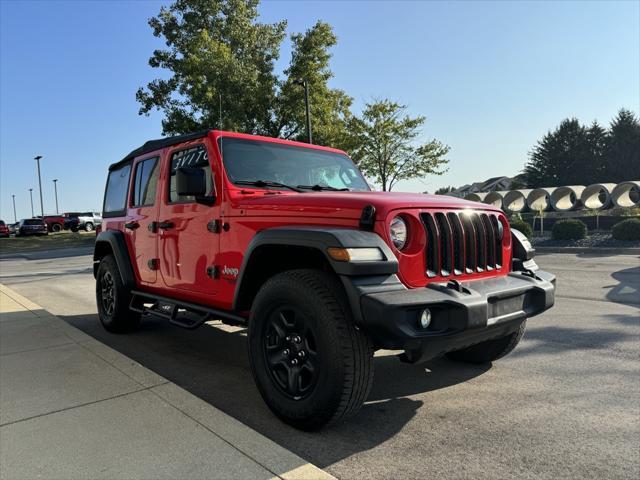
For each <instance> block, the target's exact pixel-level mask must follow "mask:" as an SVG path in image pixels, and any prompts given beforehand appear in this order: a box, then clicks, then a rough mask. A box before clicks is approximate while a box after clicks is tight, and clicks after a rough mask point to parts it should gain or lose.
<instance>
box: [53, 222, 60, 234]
mask: <svg viewBox="0 0 640 480" xmlns="http://www.w3.org/2000/svg"><path fill="white" fill-rule="evenodd" d="M51 231H52V232H54V233H58V232H61V231H62V225H60V224H59V223H54V224H53V225H51Z"/></svg>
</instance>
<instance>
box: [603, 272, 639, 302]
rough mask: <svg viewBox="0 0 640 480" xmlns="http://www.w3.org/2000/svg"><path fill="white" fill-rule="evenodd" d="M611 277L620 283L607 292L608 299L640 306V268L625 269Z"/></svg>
mask: <svg viewBox="0 0 640 480" xmlns="http://www.w3.org/2000/svg"><path fill="white" fill-rule="evenodd" d="M611 277H612V278H613V279H614V280H617V281H618V284H617V285H613V286H607V287H606V288H611V289H610V290H609V291H608V292H607V295H606V296H607V299H608V300H611V301H612V302H616V303H626V304H630V305H640V267H631V268H625V269H624V270H618V271H617V272H613V273H612V274H611Z"/></svg>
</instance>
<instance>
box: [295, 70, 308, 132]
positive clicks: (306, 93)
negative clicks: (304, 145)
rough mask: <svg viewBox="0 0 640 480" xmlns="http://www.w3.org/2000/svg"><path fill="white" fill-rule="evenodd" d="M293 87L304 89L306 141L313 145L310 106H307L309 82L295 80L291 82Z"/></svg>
mask: <svg viewBox="0 0 640 480" xmlns="http://www.w3.org/2000/svg"><path fill="white" fill-rule="evenodd" d="M293 83H294V85H302V86H303V87H304V105H305V109H306V112H307V141H308V142H309V143H313V137H312V135H311V106H310V105H309V82H308V81H306V80H304V79H301V78H299V79H297V80H294V81H293Z"/></svg>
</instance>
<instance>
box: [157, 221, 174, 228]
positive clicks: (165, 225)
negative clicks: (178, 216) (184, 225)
mask: <svg viewBox="0 0 640 480" xmlns="http://www.w3.org/2000/svg"><path fill="white" fill-rule="evenodd" d="M158 228H161V229H162V230H169V229H171V228H173V222H170V221H166V222H160V223H158Z"/></svg>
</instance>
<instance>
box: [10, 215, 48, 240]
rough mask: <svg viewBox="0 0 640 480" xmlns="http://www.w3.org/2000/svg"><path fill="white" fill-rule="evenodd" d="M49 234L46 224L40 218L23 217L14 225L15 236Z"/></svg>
mask: <svg viewBox="0 0 640 480" xmlns="http://www.w3.org/2000/svg"><path fill="white" fill-rule="evenodd" d="M29 235H49V229H48V228H47V224H46V223H45V222H44V220H43V219H41V218H23V219H22V220H20V221H19V222H18V225H17V226H16V237H27V236H29Z"/></svg>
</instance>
